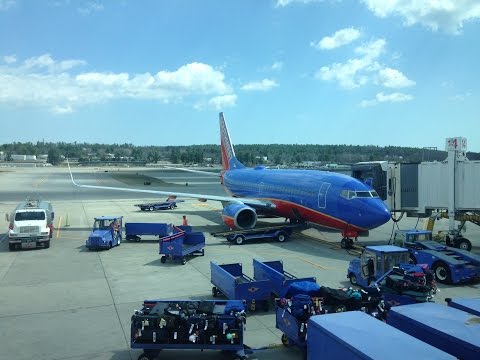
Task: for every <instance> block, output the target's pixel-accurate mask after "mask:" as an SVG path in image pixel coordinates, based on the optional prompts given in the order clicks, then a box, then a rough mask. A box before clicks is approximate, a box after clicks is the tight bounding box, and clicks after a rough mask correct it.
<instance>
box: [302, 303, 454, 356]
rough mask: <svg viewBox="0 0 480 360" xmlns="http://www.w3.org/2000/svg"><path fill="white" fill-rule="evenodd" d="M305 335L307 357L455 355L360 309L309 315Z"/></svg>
mask: <svg viewBox="0 0 480 360" xmlns="http://www.w3.org/2000/svg"><path fill="white" fill-rule="evenodd" d="M422 305H423V304H422ZM405 306H409V305H405ZM401 307H402V306H398V307H397V308H401ZM307 335H308V337H307V359H308V360H317V359H338V360H343V359H348V360H371V359H389V360H405V359H422V360H454V359H455V357H454V356H451V355H449V354H447V353H446V352H443V351H441V350H439V349H436V348H435V347H433V346H431V345H428V344H426V343H424V342H422V341H420V340H418V339H415V338H414V337H412V336H410V335H408V334H406V333H403V332H401V331H399V330H397V329H395V328H394V327H391V326H389V325H387V324H385V323H384V322H382V321H378V320H376V319H374V318H373V317H371V316H368V315H367V314H365V313H363V312H361V311H349V312H344V313H338V314H328V315H321V316H312V317H311V318H310V319H309V321H308V331H307Z"/></svg>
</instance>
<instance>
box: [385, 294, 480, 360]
mask: <svg viewBox="0 0 480 360" xmlns="http://www.w3.org/2000/svg"><path fill="white" fill-rule="evenodd" d="M387 323H388V324H389V325H391V326H393V327H396V328H397V329H399V330H401V331H403V332H405V333H407V334H409V335H412V336H413V337H416V338H417V339H419V340H421V341H424V342H426V343H428V344H430V345H432V346H434V347H436V348H438V349H440V350H442V351H445V352H447V353H449V354H451V355H453V356H455V357H457V358H458V359H462V360H477V359H478V354H480V317H478V316H475V315H473V314H469V313H467V312H464V311H461V310H458V309H455V308H453V307H449V306H445V305H440V304H436V303H420V304H412V305H405V306H396V307H392V308H391V309H390V311H389V313H388V317H387Z"/></svg>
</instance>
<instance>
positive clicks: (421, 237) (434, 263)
mask: <svg viewBox="0 0 480 360" xmlns="http://www.w3.org/2000/svg"><path fill="white" fill-rule="evenodd" d="M393 244H394V245H397V246H401V247H403V248H405V249H408V251H409V252H410V260H411V262H413V263H415V264H427V265H428V267H429V268H430V269H432V270H433V272H434V273H435V279H436V280H437V281H438V282H440V283H444V284H457V283H461V282H469V281H473V280H477V279H479V278H480V256H479V255H476V254H473V253H472V252H469V251H466V250H462V249H457V248H454V247H450V246H445V245H442V244H439V243H437V242H436V241H433V240H432V232H431V231H429V230H397V231H396V232H395V236H394V238H393Z"/></svg>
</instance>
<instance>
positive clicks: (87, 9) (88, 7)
mask: <svg viewBox="0 0 480 360" xmlns="http://www.w3.org/2000/svg"><path fill="white" fill-rule="evenodd" d="M77 10H78V12H79V13H80V14H82V15H91V14H93V13H96V12H99V11H103V10H104V6H103V4H101V3H99V2H97V1H89V2H87V3H86V4H85V5H83V6H82V7H79V8H78V9H77Z"/></svg>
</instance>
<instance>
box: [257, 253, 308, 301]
mask: <svg viewBox="0 0 480 360" xmlns="http://www.w3.org/2000/svg"><path fill="white" fill-rule="evenodd" d="M253 278H254V279H255V280H269V281H270V282H271V284H272V292H273V293H274V294H275V295H276V296H277V297H278V296H280V294H281V293H282V292H283V291H284V290H285V289H286V288H287V287H288V286H290V284H293V283H294V282H299V281H311V282H314V283H315V282H317V279H316V278H315V277H308V278H297V277H296V276H295V275H292V274H291V273H289V272H287V271H286V270H285V269H284V268H283V261H281V260H277V261H259V260H257V259H253Z"/></svg>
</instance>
